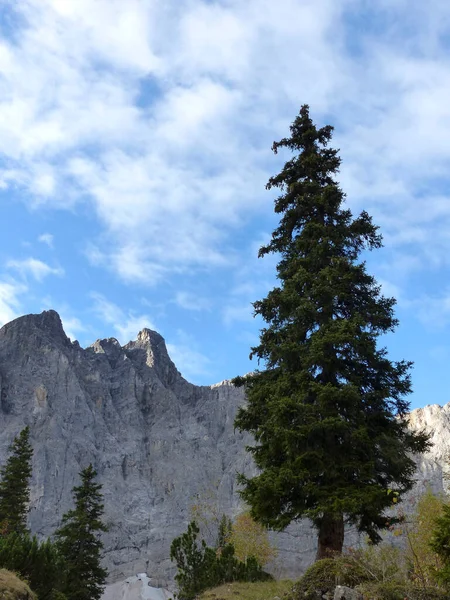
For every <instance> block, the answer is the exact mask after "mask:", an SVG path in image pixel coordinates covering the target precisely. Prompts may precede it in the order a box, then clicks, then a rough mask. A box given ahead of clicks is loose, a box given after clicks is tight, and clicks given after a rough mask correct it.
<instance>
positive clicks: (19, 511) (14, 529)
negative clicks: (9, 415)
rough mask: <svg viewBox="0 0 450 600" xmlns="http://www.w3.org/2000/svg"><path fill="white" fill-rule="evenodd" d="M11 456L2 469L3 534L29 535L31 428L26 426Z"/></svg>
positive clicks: (0, 511)
mask: <svg viewBox="0 0 450 600" xmlns="http://www.w3.org/2000/svg"><path fill="white" fill-rule="evenodd" d="M10 452H11V455H10V457H9V458H8V460H7V461H6V464H5V465H4V466H3V467H2V468H1V470H0V527H1V531H2V534H3V535H6V534H9V533H18V534H24V533H26V532H27V514H28V510H29V507H28V505H29V502H30V478H31V474H32V467H31V459H32V457H33V448H32V447H31V444H30V428H29V427H25V429H22V431H21V432H20V434H19V435H17V436H16V437H15V438H14V441H13V443H12V444H11V446H10Z"/></svg>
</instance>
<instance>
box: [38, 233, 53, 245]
mask: <svg viewBox="0 0 450 600" xmlns="http://www.w3.org/2000/svg"><path fill="white" fill-rule="evenodd" d="M53 239H54V236H53V235H52V234H51V233H43V234H42V235H40V236H39V237H38V241H39V242H41V243H42V244H45V245H46V246H48V247H49V248H53Z"/></svg>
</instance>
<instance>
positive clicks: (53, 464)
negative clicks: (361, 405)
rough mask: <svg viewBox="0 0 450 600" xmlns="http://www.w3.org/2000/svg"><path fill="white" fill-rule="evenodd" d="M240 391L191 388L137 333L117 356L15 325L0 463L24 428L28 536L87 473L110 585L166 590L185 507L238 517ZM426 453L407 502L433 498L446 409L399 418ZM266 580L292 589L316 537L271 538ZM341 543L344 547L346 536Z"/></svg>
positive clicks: (3, 372)
mask: <svg viewBox="0 0 450 600" xmlns="http://www.w3.org/2000/svg"><path fill="white" fill-rule="evenodd" d="M243 402H244V397H243V392H242V390H241V389H236V388H234V387H233V386H232V385H231V384H230V383H229V382H222V383H221V384H217V385H213V386H195V385H192V384H190V383H188V382H187V381H186V380H185V379H184V378H183V377H182V376H181V374H180V373H179V372H178V371H177V369H176V367H175V365H174V364H173V362H172V361H171V359H170V357H169V356H168V353H167V349H166V345H165V342H164V339H163V338H162V337H161V336H160V335H159V334H158V333H156V332H155V331H151V330H149V329H144V330H143V331H141V332H140V333H139V335H138V338H137V340H136V341H133V342H129V343H128V344H126V345H125V346H121V345H120V344H119V342H118V341H117V340H115V339H113V338H110V339H106V340H97V341H96V342H95V343H94V344H92V345H91V346H89V347H88V348H85V349H83V348H81V347H80V345H79V344H78V343H77V342H73V343H72V342H71V341H70V340H69V338H68V337H67V336H66V335H65V333H64V330H63V327H62V324H61V320H60V318H59V316H58V314H57V313H56V312H55V311H45V312H43V313H42V314H40V315H27V316H24V317H20V318H19V319H16V320H15V321H12V322H11V323H8V324H7V325H5V326H4V327H3V328H2V329H1V330H0V424H1V429H0V462H2V461H3V460H4V459H5V457H6V454H7V448H8V445H9V444H10V442H11V440H12V438H13V437H14V436H15V435H16V434H17V433H18V432H19V431H20V429H21V428H23V427H24V426H25V425H30V428H31V441H32V444H33V446H34V448H35V454H34V459H33V466H34V475H33V481H32V502H31V512H30V526H31V528H32V530H33V531H34V532H36V533H38V534H39V535H42V536H48V535H51V534H52V533H53V532H54V531H55V529H56V528H57V527H58V525H59V524H60V519H61V515H62V514H63V513H64V512H65V511H66V510H67V509H68V508H69V507H70V506H71V489H72V487H73V485H75V484H77V483H78V473H79V471H80V470H81V469H82V468H84V467H85V466H86V465H87V464H88V463H89V462H92V463H93V465H94V467H95V468H96V469H97V471H98V473H99V481H100V482H101V483H102V484H103V492H104V497H105V506H106V516H105V520H106V521H107V524H108V525H109V528H110V530H109V533H108V534H107V535H106V536H105V546H106V556H105V561H106V565H107V567H108V569H109V571H110V578H111V581H117V580H119V579H125V578H126V577H128V576H131V575H133V574H135V573H137V572H146V573H148V574H149V575H150V576H151V577H153V578H162V579H170V578H171V577H172V576H173V574H174V569H173V565H172V563H171V562H170V560H169V547H170V543H171V541H172V539H173V538H174V537H176V536H177V535H179V534H180V533H181V532H182V531H184V530H185V529H186V526H187V523H188V521H189V519H190V507H191V505H192V503H193V501H194V499H195V497H196V495H198V494H200V495H202V494H209V493H210V492H211V490H215V493H216V494H217V503H218V504H219V508H220V511H222V512H224V513H227V514H229V515H233V514H235V513H236V512H237V511H238V510H239V499H238V496H237V486H236V478H235V475H236V472H239V471H240V472H246V473H251V472H252V470H253V466H252V461H251V458H250V457H249V455H248V454H247V453H246V452H245V444H246V441H247V442H248V441H249V438H247V439H246V438H245V436H242V435H241V434H239V433H238V432H235V431H234V427H233V422H234V416H235V413H236V410H237V408H238V407H239V406H240V405H241V404H242V403H243ZM411 423H412V425H413V426H425V427H427V428H430V429H432V431H433V435H434V436H435V441H436V445H435V447H434V448H433V450H432V451H431V452H430V453H429V454H428V455H427V456H426V457H422V458H420V459H419V470H418V477H419V478H420V482H419V485H418V487H417V489H416V492H413V493H412V494H411V496H410V500H411V502H413V500H414V497H415V495H414V494H416V495H417V493H419V491H420V490H421V489H423V488H425V487H426V486H427V485H431V487H433V488H434V489H435V490H440V489H442V485H443V484H442V459H443V457H444V456H445V455H446V453H447V452H448V449H449V446H450V435H449V434H450V407H448V406H447V407H444V408H441V407H438V406H432V407H427V408H425V409H420V410H417V411H414V412H413V413H412V414H411ZM274 537H275V538H276V543H277V545H278V548H279V558H278V565H279V566H278V567H277V571H276V574H278V575H283V576H286V577H295V576H297V575H298V574H300V573H301V572H302V571H303V570H304V569H305V567H306V566H307V565H308V564H309V563H310V562H311V560H312V558H313V556H314V553H315V545H316V536H315V533H314V531H313V530H312V529H311V527H310V526H309V524H308V523H307V522H303V523H301V524H298V525H295V526H292V527H289V528H288V530H287V531H286V532H284V533H283V534H277V535H276V536H274ZM348 539H349V540H350V542H351V541H352V540H354V535H353V534H352V533H351V532H350V535H349V538H348Z"/></svg>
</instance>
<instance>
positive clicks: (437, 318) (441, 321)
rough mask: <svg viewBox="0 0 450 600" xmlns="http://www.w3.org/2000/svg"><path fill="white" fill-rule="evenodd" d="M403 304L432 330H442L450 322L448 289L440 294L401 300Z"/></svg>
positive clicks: (449, 291) (449, 295) (449, 290)
mask: <svg viewBox="0 0 450 600" xmlns="http://www.w3.org/2000/svg"><path fill="white" fill-rule="evenodd" d="M402 305H403V306H406V307H407V308H408V309H410V310H412V311H414V313H415V315H416V316H417V317H418V318H419V320H420V321H421V322H422V323H423V324H424V325H426V326H427V327H429V328H430V329H432V330H442V329H444V328H445V327H447V325H449V324H450V289H449V288H447V289H446V290H443V292H442V293H441V294H439V295H438V294H436V295H426V294H424V295H422V296H420V297H418V298H415V299H413V300H403V302H402Z"/></svg>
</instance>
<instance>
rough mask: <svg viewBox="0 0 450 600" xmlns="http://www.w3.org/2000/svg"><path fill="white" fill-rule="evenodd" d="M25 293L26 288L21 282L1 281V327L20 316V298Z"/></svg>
mask: <svg viewBox="0 0 450 600" xmlns="http://www.w3.org/2000/svg"><path fill="white" fill-rule="evenodd" d="M25 292H26V287H25V286H24V285H23V284H21V283H19V282H16V281H13V280H8V281H6V280H3V281H0V327H2V326H3V325H5V323H8V322H9V321H12V320H13V319H15V318H16V317H18V316H20V313H21V308H22V304H21V301H20V296H21V295H22V294H23V293H25Z"/></svg>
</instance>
